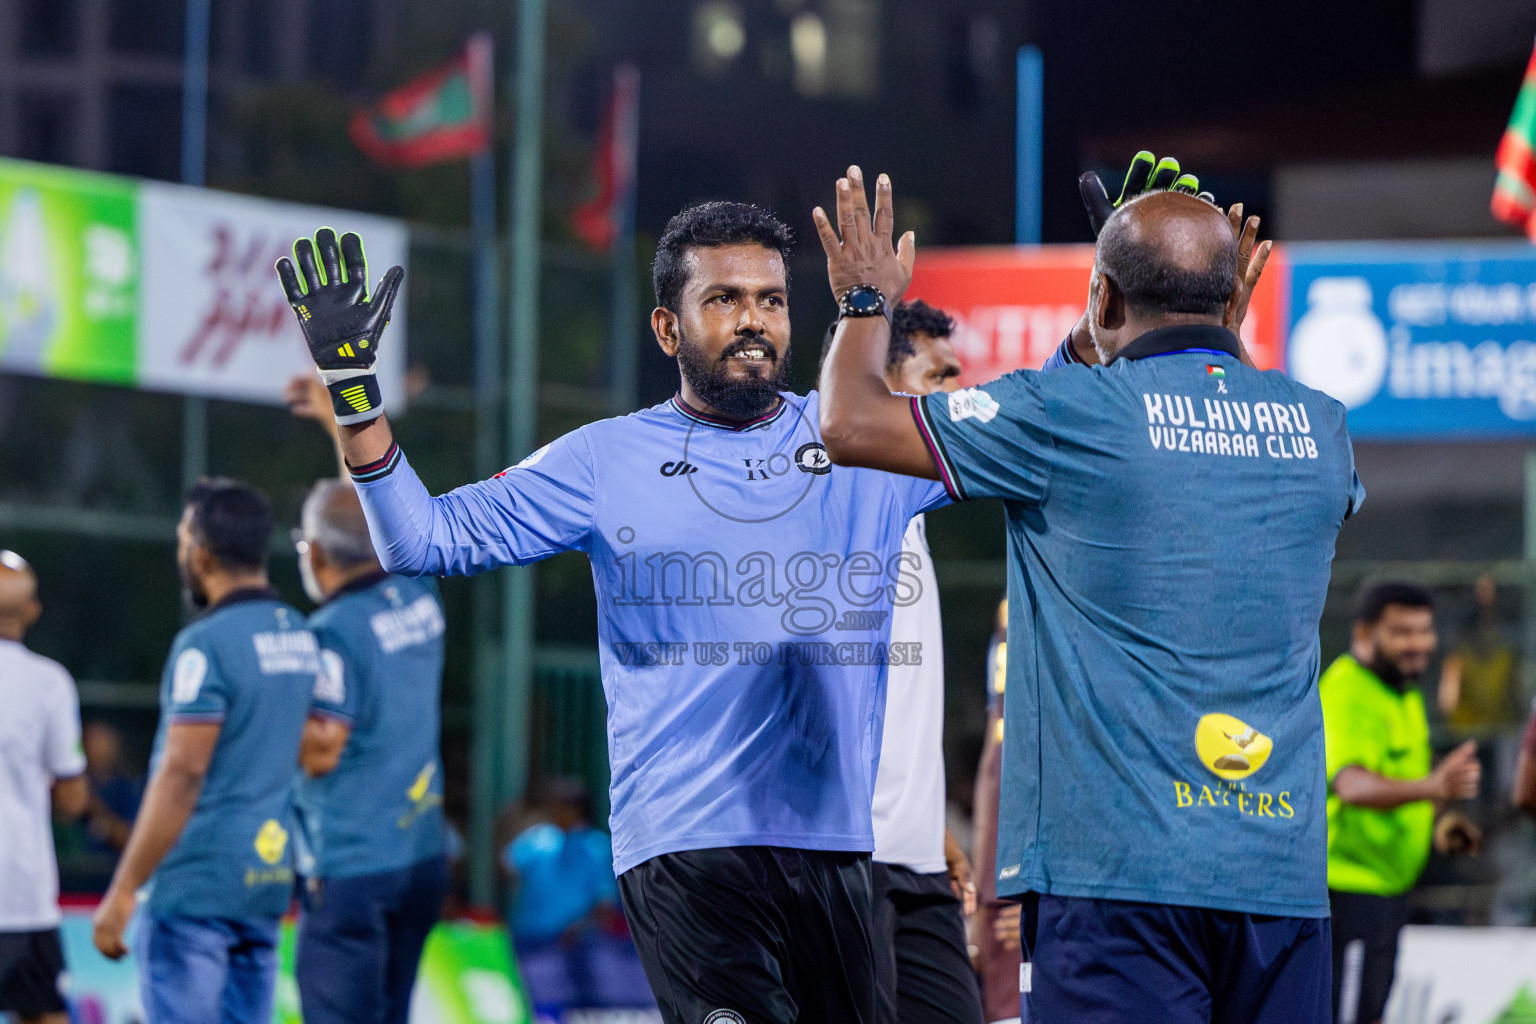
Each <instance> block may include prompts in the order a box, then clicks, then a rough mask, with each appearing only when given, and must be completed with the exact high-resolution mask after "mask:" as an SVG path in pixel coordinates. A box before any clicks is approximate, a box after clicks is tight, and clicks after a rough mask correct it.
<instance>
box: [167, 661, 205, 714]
mask: <svg viewBox="0 0 1536 1024" xmlns="http://www.w3.org/2000/svg"><path fill="white" fill-rule="evenodd" d="M206 678H208V655H206V654H204V653H203V652H202V651H200V650H198V649H197V648H196V647H188V648H187V649H186V650H184V651H182V652H181V655H180V656H179V657H178V658H177V659H176V668H175V670H174V671H173V672H172V674H171V702H172V703H174V704H190V703H192V702H193V701H195V700H197V695H198V692H199V691H200V690H202V688H203V680H204V679H206Z"/></svg>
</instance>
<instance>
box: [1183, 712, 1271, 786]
mask: <svg viewBox="0 0 1536 1024" xmlns="http://www.w3.org/2000/svg"><path fill="white" fill-rule="evenodd" d="M1274 748H1275V743H1274V741H1273V740H1271V739H1270V738H1269V737H1268V736H1266V735H1264V734H1263V733H1261V732H1259V731H1258V730H1257V729H1255V728H1254V727H1253V726H1251V725H1249V724H1248V723H1247V722H1244V721H1242V720H1240V719H1237V718H1233V717H1232V716H1231V715H1222V714H1211V715H1205V716H1204V717H1202V718H1201V719H1200V723H1199V724H1198V725H1196V726H1195V752H1196V753H1198V754H1199V755H1200V763H1202V764H1204V765H1205V766H1206V767H1207V768H1209V769H1210V770H1211V771H1212V772H1214V773H1215V774H1216V775H1217V776H1219V777H1220V778H1223V779H1234V780H1235V779H1246V778H1247V777H1248V776H1250V775H1252V774H1253V773H1254V772H1256V771H1258V770H1259V769H1260V768H1262V767H1264V762H1265V761H1267V760H1269V755H1270V752H1271V751H1273V750H1274Z"/></svg>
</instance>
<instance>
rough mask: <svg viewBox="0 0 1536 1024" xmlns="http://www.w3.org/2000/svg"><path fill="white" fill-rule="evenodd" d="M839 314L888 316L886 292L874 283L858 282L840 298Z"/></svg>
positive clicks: (838, 304)
mask: <svg viewBox="0 0 1536 1024" xmlns="http://www.w3.org/2000/svg"><path fill="white" fill-rule="evenodd" d="M837 310H838V315H839V316H888V315H889V312H888V310H887V307H886V304H885V294H884V293H883V292H881V291H880V289H879V288H876V287H875V286H874V285H872V284H856V285H854V286H853V287H852V288H849V289H848V290H847V291H846V292H843V297H842V298H841V299H840V300H838V303H837Z"/></svg>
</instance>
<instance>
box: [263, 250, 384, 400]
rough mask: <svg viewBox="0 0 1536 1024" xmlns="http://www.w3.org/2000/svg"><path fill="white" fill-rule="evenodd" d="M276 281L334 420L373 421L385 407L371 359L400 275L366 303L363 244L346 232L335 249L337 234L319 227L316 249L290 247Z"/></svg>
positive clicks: (365, 262)
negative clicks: (327, 391) (317, 373)
mask: <svg viewBox="0 0 1536 1024" xmlns="http://www.w3.org/2000/svg"><path fill="white" fill-rule="evenodd" d="M317 249H318V250H319V266H317V265H316V261H315V252H316V250H317ZM295 261H297V263H298V269H297V270H295V268H294V262H295ZM343 265H345V274H343V269H342V268H343ZM321 268H323V269H324V276H323V277H322V276H321ZM301 274H302V280H301V278H300V275H301ZM277 276H278V279H279V280H280V281H282V283H283V292H284V294H286V295H287V297H288V304H289V305H290V306H292V307H293V312H294V315H295V316H297V317H298V318H299V327H300V329H301V330H303V332H304V340H305V341H306V342H307V343H308V344H309V354H310V356H311V357H312V358H313V359H314V360H315V366H316V367H317V368H318V369H319V371H320V379H321V380H323V381H324V382H325V385H326V387H327V388H329V389H330V393H331V404H332V408H333V411H334V412H335V414H336V422H337V423H341V424H357V423H365V422H367V421H368V420H371V419H374V418H375V417H377V416H378V415H379V414H380V413H382V412H383V411H384V404H383V401H382V399H381V397H380V395H379V385H378V381H377V380H376V379H375V378H374V361H375V360H376V359H377V358H378V349H379V339H380V337H381V336H382V335H383V333H384V328H385V327H387V326H388V325H389V313H390V309H391V307H393V306H394V304H395V295H396V293H398V292H399V290H400V282H401V280H402V279H403V278H404V277H405V271H404V270H402V269H401V268H399V267H391V268H390V269H389V270H388V271H387V272H386V273H385V274H384V277H383V279H382V280H380V282H379V287H378V290H377V291H376V292H374V294H373V296H372V297H371V298H370V297H369V294H368V261H367V258H366V257H365V256H364V254H363V240H362V239H361V238H359V237H358V236H357V235H355V234H353V233H352V232H350V231H349V232H347V233H346V234H344V235H342V236H341V241H340V245H339V246H338V244H337V240H336V232H335V231H333V230H331V229H330V228H321V229H320V230H319V231H317V232H315V238H314V242H313V243H311V241H310V240H309V239H308V238H301V239H299V240H298V241H296V242H294V243H293V260H290V259H288V257H286V256H284V257H282V258H281V259H279V260H278V261H277Z"/></svg>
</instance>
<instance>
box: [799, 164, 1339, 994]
mask: <svg viewBox="0 0 1536 1024" xmlns="http://www.w3.org/2000/svg"><path fill="white" fill-rule="evenodd" d="M876 194H877V203H876V210H875V213H874V214H873V216H872V215H871V213H870V211H869V207H868V205H867V201H866V198H865V194H864V182H863V179H862V175H861V174H860V173H859V172H858V169H857V168H850V171H849V176H848V177H847V178H844V179H841V180H840V181H839V182H838V193H837V198H838V202H837V221H838V226H837V228H835V229H834V227H833V226H832V224H831V222H830V221H829V220H828V218H827V216H826V214H825V213H823V212H822V211H820V210H817V211H816V221H817V229H818V233H819V234H820V236H821V240H822V244H823V246H824V248H825V249H826V251H827V256H828V272H829V276H830V279H831V284H832V287H833V291H834V294H837V295H839V296H840V297H841V301H842V302H843V303H844V304H845V305H846V304H849V303H852V302H858V301H860V298H859V297H860V296H861V295H862V294H865V293H867V292H869V291H871V290H873V291H876V292H878V293H884V294H895V295H900V294H901V293H902V291H903V290H904V289H905V287H906V284H907V282H908V281H909V280H910V274H911V267H912V262H913V258H914V252H913V243H912V239H911V237H910V236H906V237H903V239H902V243H901V246H900V248H899V249H897V248H893V246H892V232H891V220H890V217H891V193H890V183H889V181H887V180H886V179H885V178H884V177H883V176H882V178H881V179H880V181H879V183H878V186H877V193H876ZM1237 249H1238V243H1237V242H1236V240H1234V238H1233V236H1232V230H1231V226H1230V224H1229V223H1228V222H1227V220H1226V218H1224V217H1223V216H1222V215H1221V214H1220V212H1219V211H1217V210H1216V209H1215V208H1214V207H1212V206H1211V205H1209V204H1208V203H1205V202H1203V201H1201V200H1200V199H1197V198H1195V197H1193V196H1186V195H1180V194H1177V193H1157V194H1153V195H1150V196H1147V197H1145V198H1143V199H1139V200H1137V201H1135V202H1132V203H1129V204H1126V205H1124V206H1123V207H1122V208H1121V209H1120V210H1118V211H1117V212H1115V213H1114V214H1113V215H1112V216H1111V217H1110V218H1109V220H1108V222H1107V223H1106V225H1105V228H1104V231H1103V233H1102V234H1101V235H1100V237H1099V242H1098V250H1097V257H1096V267H1095V272H1094V275H1093V278H1092V281H1091V286H1090V296H1089V326H1090V330H1091V332H1092V338H1093V341H1094V348H1095V350H1096V353H1097V355H1098V356H1099V357H1100V360H1101V361H1102V363H1103V364H1104V365H1102V366H1099V367H1092V368H1090V367H1064V368H1062V369H1060V370H1057V371H1056V372H1054V373H1049V374H1041V373H1037V372H1033V371H1018V372H1016V373H1013V374H1009V375H1008V376H1006V377H1003V378H1001V379H1000V380H998V381H994V382H992V383H991V384H988V385H986V386H984V387H980V388H970V389H966V390H963V391H960V392H957V393H956V394H954V395H932V396H928V397H926V398H920V399H902V398H899V397H896V396H893V395H891V394H890V392H889V391H888V390H887V389H886V388H885V386H884V382H883V380H882V378H881V375H880V370H881V365H882V361H883V353H884V350H885V345H886V337H885V335H886V331H887V328H886V326H885V325H884V324H883V323H882V322H880V321H879V320H875V319H870V320H865V321H852V320H849V321H846V322H845V323H844V324H843V325H842V326H841V327H840V329H839V333H838V336H837V340H836V341H835V343H834V345H835V347H834V350H833V352H832V354H831V355H830V356H829V358H828V360H827V363H826V366H825V369H824V371H823V376H822V385H823V389H824V391H823V395H824V399H825V400H824V402H823V404H822V407H821V414H822V432H823V437H824V439H825V440H826V442H827V446H828V451H829V454H830V455H831V456H832V458H833V459H834V461H835V462H837V463H839V464H846V465H858V466H864V467H867V468H880V469H887V470H892V471H896V472H903V473H909V474H912V475H914V476H917V477H922V478H928V479H942V480H943V481H944V483H945V486H946V488H947V489H948V490H949V492H950V494H951V496H953V497H955V498H956V499H961V500H966V499H976V498H983V497H1000V498H1003V499H1004V501H1005V502H1006V505H1005V508H1006V512H1007V517H1008V534H1009V595H1010V596H1009V638H1008V639H1009V644H1008V660H1009V666H1008V682H1009V685H1008V690H1009V701H1008V704H1007V710H1006V717H1007V723H1008V725H1007V729H1006V731H1005V733H1004V779H1003V794H1002V820H1001V822H1000V826H999V854H998V870H997V878H998V890H999V892H1000V894H1002V895H1005V896H1008V895H1027V902H1026V920H1025V925H1024V929H1023V930H1024V940H1025V948H1026V950H1027V952H1028V958H1029V963H1028V964H1027V965H1026V967H1025V970H1024V974H1023V977H1022V978H1021V988H1023V989H1024V992H1025V998H1026V1000H1027V1005H1028V1010H1029V1015H1030V1019H1031V1020H1032V1021H1034V1022H1035V1024H1058V1022H1066V1021H1082V1020H1093V1021H1122V1020H1123V1021H1138V1022H1144V1021H1152V1022H1157V1021H1166V1022H1169V1024H1174V1022H1177V1024H1185V1022H1190V1024H1193V1022H1197V1021H1198V1022H1202V1024H1204V1022H1231V1024H1237V1022H1243V1024H1256V1022H1257V1024H1269V1022H1276V1024H1278V1022H1280V1021H1295V1020H1321V1019H1325V1017H1326V1015H1327V1012H1328V994H1329V959H1330V950H1329V931H1328V923H1327V915H1328V898H1327V890H1326V880H1325V861H1326V824H1327V822H1326V809H1325V806H1324V803H1325V788H1324V775H1323V744H1322V722H1321V714H1320V708H1319V704H1318V697H1317V677H1318V667H1319V650H1318V638H1317V622H1318V618H1319V616H1320V614H1321V612H1322V607H1323V601H1324V598H1325V596H1326V591H1327V583H1328V573H1329V564H1330V561H1331V559H1332V556H1333V545H1334V540H1335V537H1336V535H1337V533H1338V529H1339V527H1340V525H1341V524H1342V523H1343V520H1344V519H1345V518H1346V517H1347V516H1348V515H1349V514H1351V513H1352V512H1353V511H1354V509H1355V508H1357V507H1358V505H1359V503H1360V501H1361V500H1362V498H1363V490H1362V489H1361V488H1360V485H1359V481H1358V479H1357V478H1356V477H1355V474H1354V467H1353V456H1352V453H1351V450H1350V446H1349V440H1348V435H1347V433H1346V431H1345V427H1344V411H1343V407H1342V406H1340V405H1339V404H1338V403H1337V402H1335V401H1333V400H1332V399H1330V398H1327V397H1326V396H1323V395H1321V394H1319V393H1317V392H1314V391H1311V390H1310V389H1307V388H1305V387H1302V386H1300V385H1298V384H1295V383H1294V382H1292V381H1290V380H1289V379H1287V378H1285V377H1284V376H1283V375H1281V374H1278V373H1259V372H1257V371H1254V370H1252V369H1250V368H1248V367H1245V366H1244V365H1243V364H1242V363H1241V362H1240V360H1239V358H1238V353H1239V346H1238V344H1237V340H1236V338H1235V336H1234V335H1233V334H1232V332H1231V331H1229V330H1228V329H1226V327H1224V326H1223V324H1224V323H1226V322H1229V320H1230V318H1231V316H1232V314H1233V312H1234V310H1235V307H1236V305H1237V304H1238V302H1239V301H1240V299H1241V297H1242V294H1243V291H1244V289H1243V287H1242V282H1241V281H1240V279H1239V276H1238V269H1237Z"/></svg>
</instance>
